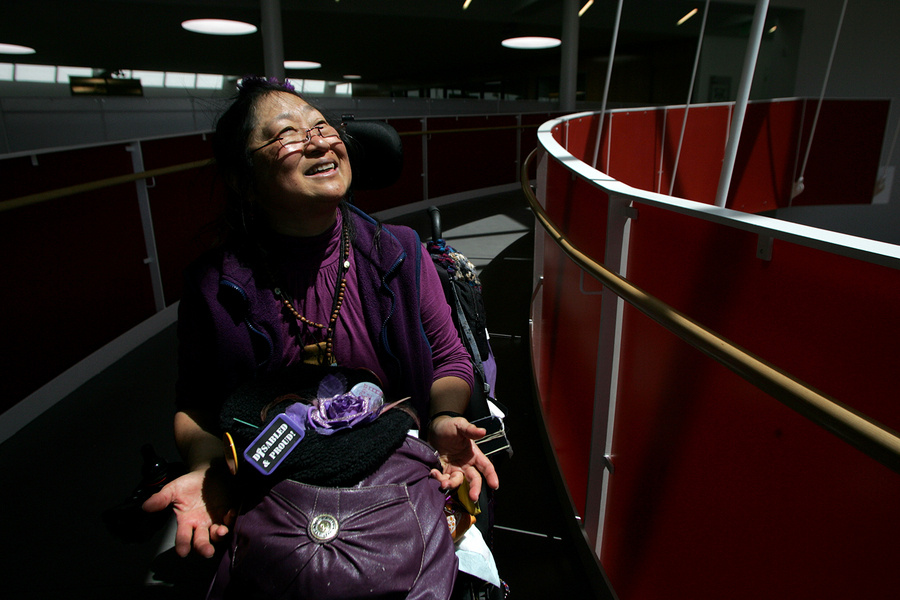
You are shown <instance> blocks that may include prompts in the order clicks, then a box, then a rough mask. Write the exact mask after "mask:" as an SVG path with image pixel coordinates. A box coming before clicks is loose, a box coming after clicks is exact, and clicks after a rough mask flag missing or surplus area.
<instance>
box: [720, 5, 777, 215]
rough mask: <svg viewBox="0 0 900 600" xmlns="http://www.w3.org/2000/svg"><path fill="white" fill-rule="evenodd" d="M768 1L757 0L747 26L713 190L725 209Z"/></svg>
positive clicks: (763, 29) (721, 206)
mask: <svg viewBox="0 0 900 600" xmlns="http://www.w3.org/2000/svg"><path fill="white" fill-rule="evenodd" d="M768 9H769V0H757V1H756V12H754V13H753V24H752V25H751V27H750V39H749V40H748V42H747V53H746V54H745V55H744V72H743V73H742V74H741V83H740V85H739V86H738V95H737V99H736V100H735V103H734V115H733V116H732V117H731V133H730V134H729V136H728V142H727V144H726V145H725V160H724V161H723V162H722V173H721V174H720V175H719V189H718V191H716V206H718V207H720V208H724V207H725V202H726V200H728V189H729V188H730V187H731V175H732V173H734V161H735V158H736V157H737V148H738V143H739V142H740V141H741V129H742V128H743V126H744V115H745V114H746V113H747V101H748V100H749V99H750V85H751V84H752V83H753V73H754V72H755V71H756V59H757V57H758V56H759V45H760V43H761V42H762V36H763V33H764V31H765V25H766V13H767V11H768Z"/></svg>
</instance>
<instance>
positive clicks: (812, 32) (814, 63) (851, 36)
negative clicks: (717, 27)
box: [725, 0, 900, 244]
mask: <svg viewBox="0 0 900 600" xmlns="http://www.w3.org/2000/svg"><path fill="white" fill-rule="evenodd" d="M725 1H732V2H735V1H737V2H740V3H742V4H754V2H752V0H725ZM843 1H844V0H773V1H772V3H771V4H772V5H773V6H783V7H791V8H800V9H803V10H804V17H803V24H802V38H801V42H800V48H799V56H798V57H797V70H796V82H795V84H794V93H793V94H792V95H796V96H807V97H814V98H818V97H819V94H820V93H821V91H822V85H823V82H824V79H825V74H826V71H827V67H828V60H829V56H830V55H831V48H832V43H833V41H834V37H835V33H836V31H837V26H838V21H839V18H840V14H841V7H842V6H843ZM898 27H900V1H898V0H850V1H849V2H848V3H847V10H846V14H845V16H844V22H843V26H842V29H841V33H840V37H839V39H838V45H837V50H836V53H835V57H834V62H833V65H832V68H831V74H830V76H829V78H828V85H827V88H826V92H825V93H826V97H828V98H867V99H868V98H879V99H889V100H891V111H890V114H889V115H888V124H887V131H886V134H885V140H884V143H883V146H882V160H881V164H882V166H894V167H896V165H897V164H898V163H900V147H896V148H894V150H893V155H892V157H891V161H890V162H891V164H890V165H887V160H888V154H889V153H890V147H891V144H892V142H893V140H894V132H895V131H896V130H897V126H898V121H900V40H898V34H897V29H898ZM898 172H900V169H897V168H895V169H893V177H891V178H890V179H889V180H888V181H886V185H887V186H888V187H889V188H890V191H889V194H888V195H887V197H886V198H885V200H887V201H888V204H886V205H885V204H873V205H871V206H841V207H828V208H804V209H788V210H781V211H779V212H778V216H779V218H783V219H786V220H790V221H796V222H799V223H804V224H807V225H813V226H816V227H823V228H826V229H833V230H835V231H841V232H844V233H850V234H852V235H862V236H865V237H872V238H874V239H878V240H882V241H888V242H891V243H896V244H900V182H898V181H897V179H896V174H897V173H898ZM848 176H852V174H848Z"/></svg>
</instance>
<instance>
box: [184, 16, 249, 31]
mask: <svg viewBox="0 0 900 600" xmlns="http://www.w3.org/2000/svg"><path fill="white" fill-rule="evenodd" d="M181 26H182V27H183V28H185V29H187V30H188V31H193V32H194V33H206V34H209V35H248V34H250V33H256V25H251V24H250V23H244V22H243V21H229V20H227V19H190V20H188V21H185V22H183V23H182V24H181Z"/></svg>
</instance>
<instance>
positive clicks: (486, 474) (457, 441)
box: [428, 415, 500, 502]
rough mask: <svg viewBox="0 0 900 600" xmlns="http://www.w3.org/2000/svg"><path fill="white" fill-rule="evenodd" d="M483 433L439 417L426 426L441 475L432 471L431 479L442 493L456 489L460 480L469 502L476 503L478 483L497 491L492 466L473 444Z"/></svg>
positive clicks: (453, 419) (463, 421)
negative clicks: (440, 466) (436, 481)
mask: <svg viewBox="0 0 900 600" xmlns="http://www.w3.org/2000/svg"><path fill="white" fill-rule="evenodd" d="M486 433H487V431H486V430H485V429H483V428H481V427H476V426H475V425H473V424H471V423H469V422H468V421H467V420H466V419H465V418H463V417H451V416H449V415H441V416H439V417H437V418H436V419H434V420H433V421H431V423H430V424H429V426H428V441H429V442H430V443H431V445H432V446H434V448H435V449H436V450H437V451H438V454H439V455H440V458H441V465H443V472H441V471H438V470H437V469H433V470H432V472H431V474H432V476H433V477H434V478H435V479H437V480H438V481H440V482H441V487H442V488H444V489H449V488H456V487H459V486H460V485H462V482H463V481H464V480H466V481H468V482H469V498H471V500H472V501H473V502H477V501H478V496H479V494H481V485H482V479H483V480H484V481H485V482H486V483H487V484H488V485H489V486H490V487H491V488H493V489H497V488H498V487H500V480H499V479H498V477H497V471H496V469H494V464H493V463H492V462H491V461H490V459H489V458H488V457H487V456H485V455H484V453H483V452H482V451H481V449H480V448H479V447H478V445H477V444H475V440H479V439H481V438H482V437H484V436H485V434H486Z"/></svg>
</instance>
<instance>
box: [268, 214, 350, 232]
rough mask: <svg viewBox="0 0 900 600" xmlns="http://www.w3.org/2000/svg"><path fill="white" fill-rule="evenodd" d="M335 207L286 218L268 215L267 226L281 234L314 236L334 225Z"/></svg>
mask: <svg viewBox="0 0 900 600" xmlns="http://www.w3.org/2000/svg"><path fill="white" fill-rule="evenodd" d="M338 210H339V209H337V208H334V209H331V210H330V211H324V212H321V213H318V214H305V215H303V216H300V215H292V216H291V217H288V218H277V217H275V216H270V217H269V227H271V228H272V230H273V231H275V232H277V233H280V234H282V235H289V236H292V237H315V236H317V235H321V234H323V233H325V232H326V231H328V230H330V229H332V228H333V227H334V224H335V222H336V221H337V214H338Z"/></svg>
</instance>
